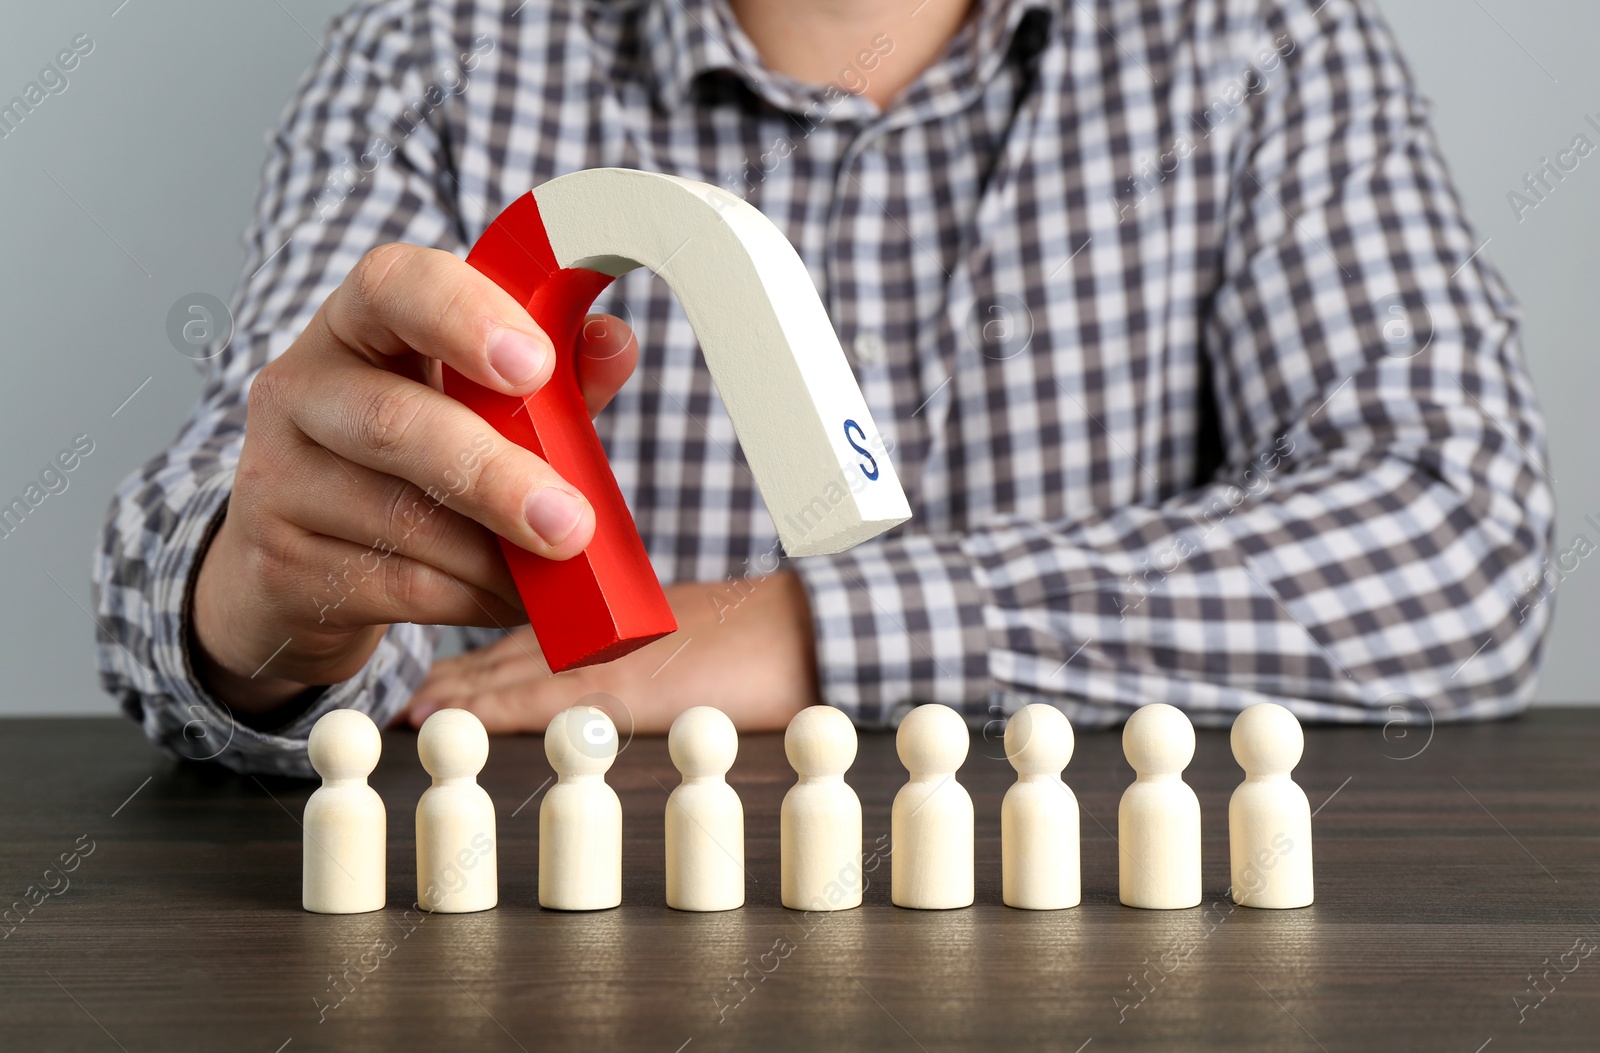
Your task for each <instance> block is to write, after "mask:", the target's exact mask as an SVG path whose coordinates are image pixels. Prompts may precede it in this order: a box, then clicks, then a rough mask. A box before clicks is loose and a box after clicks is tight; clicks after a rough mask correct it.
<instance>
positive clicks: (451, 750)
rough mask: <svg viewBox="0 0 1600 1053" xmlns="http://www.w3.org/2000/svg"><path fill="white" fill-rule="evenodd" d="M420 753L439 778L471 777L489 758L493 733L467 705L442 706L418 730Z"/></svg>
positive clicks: (424, 761) (428, 768)
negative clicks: (443, 707)
mask: <svg viewBox="0 0 1600 1053" xmlns="http://www.w3.org/2000/svg"><path fill="white" fill-rule="evenodd" d="M417 757H418V758H419V759H420V760H421V761H422V766H423V767H424V768H426V769H427V771H428V774H429V775H431V776H433V777H434V778H435V779H469V778H471V777H472V776H474V775H477V774H478V773H479V772H480V771H482V770H483V765H484V763H485V762H487V761H488V759H489V733H488V732H487V731H484V730H483V722H482V721H480V720H479V719H478V718H477V717H475V716H473V715H472V714H471V713H469V712H467V711H466V710H464V709H441V710H439V711H438V712H437V713H435V714H433V716H431V717H429V718H428V719H427V720H425V721H423V722H422V730H421V731H419V732H417Z"/></svg>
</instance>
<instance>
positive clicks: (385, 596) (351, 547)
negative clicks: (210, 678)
mask: <svg viewBox="0 0 1600 1053" xmlns="http://www.w3.org/2000/svg"><path fill="white" fill-rule="evenodd" d="M282 562H283V563H284V564H285V565H287V566H299V567H316V568H324V569H323V576H322V578H321V579H320V580H313V581H311V582H308V583H307V585H308V587H307V592H306V602H307V603H308V604H309V605H310V606H311V611H310V613H311V614H312V615H314V616H315V618H316V622H315V625H316V627H317V629H319V630H321V631H324V632H326V633H328V634H330V635H335V634H338V633H341V632H348V631H352V630H357V629H361V628H364V627H366V626H369V625H392V624H395V623H403V622H412V623H415V624H418V625H476V626H499V625H507V624H514V623H515V622H516V621H517V620H518V619H519V618H520V617H521V612H520V611H518V610H517V609H515V608H513V607H512V606H510V605H509V604H508V603H506V602H505V601H504V600H502V599H500V598H499V597H498V596H496V595H494V594H493V593H491V592H487V591H485V590H483V589H481V588H478V587H476V586H473V585H468V584H466V583H464V582H461V581H458V580H457V579H455V578H453V577H451V576H450V575H449V574H446V573H445V572H444V571H442V570H439V569H438V568H437V567H431V566H429V565H428V564H426V563H423V562H420V561H418V560H415V559H412V558H410V557H409V556H403V555H400V554H399V553H398V552H394V551H386V550H385V549H384V548H383V547H381V546H373V547H366V546H362V545H356V544H352V543H351V542H348V541H342V540H339V539H336V538H329V537H323V536H321V535H316V534H304V535H301V536H299V537H296V538H293V539H290V540H288V541H285V542H283V543H282ZM279 675H280V676H285V677H287V678H289V679H297V678H296V677H295V676H293V675H292V673H291V672H282V671H280V673H279ZM306 682H307V683H315V682H317V681H310V680H308V681H306Z"/></svg>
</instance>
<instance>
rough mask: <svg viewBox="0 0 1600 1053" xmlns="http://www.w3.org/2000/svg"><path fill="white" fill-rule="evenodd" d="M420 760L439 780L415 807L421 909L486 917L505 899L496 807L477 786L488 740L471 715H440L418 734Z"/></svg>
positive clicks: (457, 711) (447, 712)
mask: <svg viewBox="0 0 1600 1053" xmlns="http://www.w3.org/2000/svg"><path fill="white" fill-rule="evenodd" d="M417 756H418V757H419V758H420V759H421V761H422V766H423V768H425V769H427V772H428V774H429V775H431V776H433V785H432V786H430V787H429V788H428V789H426V790H424V791H423V792H422V799H421V800H420V801H418V802H417V904H418V905H419V906H421V907H422V909H423V910H430V911H435V912H438V913H442V914H465V913H469V912H471V911H476V910H488V909H489V908H490V907H492V906H494V905H495V904H496V903H497V902H499V898H500V891H499V860H498V859H497V858H496V851H495V849H496V844H495V823H494V802H493V801H491V800H490V799H489V794H488V793H487V792H485V790H484V789H483V787H481V786H479V785H478V781H477V775H478V772H480V771H482V770H483V765H484V762H486V761H487V760H488V759H489V735H488V733H487V732H486V731H484V730H483V723H482V722H481V721H479V720H478V718H477V717H475V716H473V715H472V714H471V713H469V712H467V711H466V710H464V709H441V710H439V711H438V712H437V713H435V714H433V715H432V716H431V717H429V718H428V719H427V720H425V721H424V722H423V724H422V729H421V730H420V731H418V732H417Z"/></svg>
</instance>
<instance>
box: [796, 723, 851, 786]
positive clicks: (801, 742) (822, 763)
mask: <svg viewBox="0 0 1600 1053" xmlns="http://www.w3.org/2000/svg"><path fill="white" fill-rule="evenodd" d="M783 752H784V755H785V756H786V757H788V758H789V767H791V768H793V769H794V770H795V772H796V773H797V774H798V775H800V776H802V777H807V776H812V777H814V776H818V775H843V774H844V773H845V772H846V771H849V770H850V765H851V764H853V763H855V759H856V729H855V726H854V725H853V724H851V723H850V718H849V717H847V716H845V715H844V714H843V713H842V712H840V711H839V710H837V709H834V708H833V707H832V706H807V707H806V708H805V709H802V710H801V711H800V712H799V713H796V714H795V718H794V719H793V720H791V721H789V730H788V731H785V732H784V733H783Z"/></svg>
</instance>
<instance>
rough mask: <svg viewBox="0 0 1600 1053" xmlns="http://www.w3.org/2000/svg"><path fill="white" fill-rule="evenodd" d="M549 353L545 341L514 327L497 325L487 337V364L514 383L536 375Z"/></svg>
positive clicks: (520, 384)
mask: <svg viewBox="0 0 1600 1053" xmlns="http://www.w3.org/2000/svg"><path fill="white" fill-rule="evenodd" d="M552 353H553V352H552V351H551V348H550V346H549V345H548V344H546V343H543V342H541V341H540V340H538V339H537V338H536V337H533V336H530V335H528V334H527V333H523V332H519V331H518V330H516V329H498V330H496V331H495V333H494V335H493V336H491V337H489V365H490V366H492V367H493V368H494V371H495V372H496V373H499V374H500V376H501V378H502V379H504V380H505V382H506V383H507V384H510V385H512V386H513V387H521V386H522V385H524V384H526V383H528V381H530V380H532V379H533V378H534V377H536V376H538V375H539V371H540V370H542V369H543V368H544V364H545V362H546V360H548V359H549V358H550V356H551V354H552Z"/></svg>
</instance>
